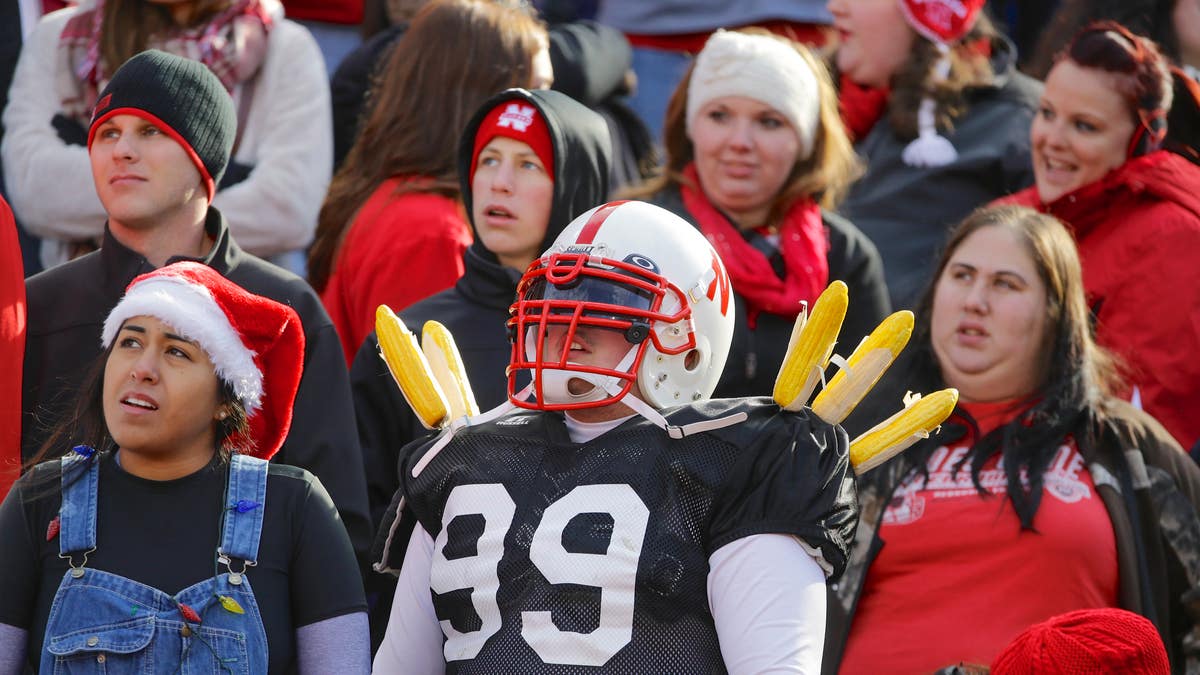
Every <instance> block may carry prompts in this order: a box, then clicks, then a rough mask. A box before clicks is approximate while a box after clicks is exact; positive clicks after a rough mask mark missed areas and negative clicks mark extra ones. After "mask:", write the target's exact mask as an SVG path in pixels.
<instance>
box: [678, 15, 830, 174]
mask: <svg viewBox="0 0 1200 675" xmlns="http://www.w3.org/2000/svg"><path fill="white" fill-rule="evenodd" d="M722 96H744V97H746V98H752V99H754V100H756V101H761V102H763V103H765V104H767V105H769V106H771V107H772V108H774V109H775V110H777V111H779V113H780V114H781V115H783V116H784V117H786V118H787V120H788V122H790V123H791V125H792V128H793V129H795V130H796V135H797V136H799V137H800V159H807V158H808V157H809V155H811V154H812V151H813V142H814V139H815V138H816V136H817V124H818V123H819V122H820V117H821V101H820V88H819V87H818V86H817V76H816V74H815V73H813V71H812V68H811V67H810V66H809V65H808V62H807V61H805V60H804V57H803V56H801V55H800V54H799V53H798V52H797V51H796V50H795V49H794V48H792V47H791V46H790V45H788V44H787V43H785V42H782V41H780V40H777V39H775V38H773V37H770V36H767V35H747V34H746V33H736V32H732V31H724V30H719V31H717V32H715V33H713V35H712V37H710V38H709V39H708V43H707V44H705V45H704V49H702V50H701V51H700V54H699V55H698V56H697V57H696V67H695V69H693V70H692V79H691V81H690V82H689V84H688V98H687V130H688V134H689V135H690V134H691V131H692V124H693V121H694V120H695V118H696V115H697V113H699V111H700V108H702V107H703V106H704V104H705V103H708V102H709V101H711V100H713V99H715V98H721V97H722Z"/></svg>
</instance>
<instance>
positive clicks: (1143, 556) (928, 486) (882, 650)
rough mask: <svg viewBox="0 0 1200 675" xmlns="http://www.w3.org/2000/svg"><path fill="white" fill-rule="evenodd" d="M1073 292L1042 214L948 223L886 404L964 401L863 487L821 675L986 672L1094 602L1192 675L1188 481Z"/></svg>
mask: <svg viewBox="0 0 1200 675" xmlns="http://www.w3.org/2000/svg"><path fill="white" fill-rule="evenodd" d="M1084 289H1085V277H1084V275H1083V272H1082V270H1081V268H1080V259H1079V254H1078V252H1077V251H1076V248H1075V242H1074V240H1073V239H1072V236H1071V233H1070V232H1069V231H1068V230H1067V228H1066V227H1065V226H1064V225H1063V224H1062V223H1061V222H1060V221H1058V220H1057V219H1056V218H1054V217H1052V216H1049V215H1046V214H1040V213H1037V212H1035V211H1033V210H1032V209H1028V208H1022V207H1015V206H1001V207H990V208H985V209H980V210H978V211H976V212H974V213H973V214H971V215H970V216H969V217H967V218H966V219H965V220H964V221H963V222H962V223H961V224H960V225H958V226H957V227H955V228H954V229H953V230H952V232H951V234H950V238H949V241H948V243H947V244H946V250H945V253H943V254H942V256H941V259H940V260H939V261H938V263H937V265H936V267H935V268H934V277H933V281H932V283H931V284H930V285H929V287H928V288H927V290H926V291H925V293H924V294H923V295H922V298H921V300H920V302H919V303H918V305H917V309H916V311H915V314H916V317H917V325H916V328H915V330H914V331H913V335H912V340H911V341H910V343H909V346H908V349H907V350H906V351H905V353H904V356H903V357H901V358H902V360H903V361H904V362H903V363H897V364H896V365H895V366H893V368H892V370H891V371H889V373H888V375H886V376H885V378H886V379H885V382H884V383H883V388H882V389H880V392H879V393H880V394H881V395H882V396H884V398H886V397H887V394H888V393H889V390H891V391H892V392H894V393H895V394H896V395H897V396H898V395H899V394H900V393H902V392H903V391H905V390H906V389H913V390H917V391H930V390H931V389H933V388H936V387H945V386H950V387H954V388H956V389H958V391H959V403H958V407H957V408H956V409H955V411H954V413H953V414H952V415H951V417H950V419H949V420H947V422H946V423H945V424H944V425H943V428H942V432H941V433H940V434H938V435H937V436H935V437H933V438H930V439H926V440H924V441H919V442H918V443H916V444H915V445H913V446H912V447H910V448H909V449H908V450H905V451H904V452H903V453H902V454H900V455H899V456H897V457H896V458H895V459H893V460H892V461H891V462H890V463H888V464H885V465H883V466H882V467H880V468H879V469H877V470H876V471H875V472H873V473H871V474H867V475H866V476H864V477H863V478H862V479H861V480H860V481H859V504H860V508H861V515H860V520H859V527H858V531H857V533H856V534H855V541H854V544H853V549H852V552H851V556H850V563H849V567H848V568H847V571H846V574H845V576H844V577H843V578H842V580H841V582H840V583H839V584H837V585H835V586H833V587H831V588H830V591H831V593H830V596H829V597H830V605H829V623H828V630H827V633H826V636H827V637H826V639H827V643H826V652H825V655H826V659H825V669H824V670H825V672H834V671H835V670H838V669H839V668H840V671H841V672H844V673H875V672H885V671H886V672H903V673H917V672H921V673H928V672H932V671H934V670H937V669H939V668H942V667H945V666H951V665H954V664H956V663H960V662H967V663H991V662H992V660H993V658H994V657H996V655H997V654H999V653H1000V651H1001V650H1002V649H1003V648H1004V646H1005V645H1007V644H1008V643H1009V642H1010V641H1012V639H1013V638H1014V637H1016V636H1017V635H1018V634H1019V633H1021V631H1023V630H1025V629H1026V628H1027V627H1028V626H1030V625H1032V624H1035V623H1038V622H1040V621H1044V620H1046V619H1048V618H1050V617H1052V616H1055V615H1058V614H1062V613H1064V612H1067V611H1071V610H1076V609H1085V608H1100V607H1120V608H1123V609H1127V610H1130V611H1133V612H1137V613H1138V614H1141V615H1143V616H1145V617H1147V618H1149V619H1150V620H1151V621H1153V623H1154V625H1155V627H1156V628H1157V629H1158V632H1159V634H1160V637H1161V638H1162V639H1163V642H1164V643H1165V644H1166V645H1167V650H1168V652H1169V653H1170V655H1171V661H1172V664H1173V665H1174V666H1175V670H1176V671H1177V672H1184V671H1185V670H1186V671H1187V672H1194V669H1195V667H1196V665H1197V664H1196V658H1197V657H1196V652H1195V649H1194V648H1191V647H1190V646H1188V645H1191V644H1194V640H1195V638H1196V632H1197V630H1198V627H1197V623H1196V616H1195V614H1194V613H1193V612H1192V611H1191V610H1190V608H1191V607H1192V606H1193V604H1194V602H1193V601H1192V600H1190V598H1191V597H1192V596H1193V595H1194V594H1195V588H1196V586H1197V583H1198V582H1200V567H1198V566H1197V560H1198V559H1200V558H1198V556H1200V540H1198V539H1197V537H1196V533H1197V531H1198V530H1200V517H1198V516H1197V506H1198V505H1200V470H1198V469H1197V467H1196V465H1195V463H1194V462H1192V460H1191V459H1189V458H1188V457H1187V455H1185V454H1184V453H1183V452H1182V451H1181V449H1180V447H1179V445H1178V444H1177V443H1176V442H1175V441H1174V440H1172V438H1171V437H1170V435H1169V434H1168V433H1167V431H1166V430H1165V429H1163V427H1162V426H1161V425H1159V424H1158V423H1156V422H1155V421H1154V420H1153V419H1152V418H1151V417H1150V416H1149V415H1146V414H1145V413H1143V412H1141V411H1139V410H1136V409H1134V408H1133V407H1132V406H1130V405H1129V404H1127V403H1125V402H1124V401H1121V400H1120V399H1118V398H1117V397H1116V396H1114V395H1113V392H1114V384H1115V382H1116V378H1115V369H1114V366H1113V360H1112V357H1111V356H1109V355H1108V353H1107V352H1106V351H1105V350H1104V349H1103V348H1102V347H1100V346H1098V345H1097V344H1096V341H1095V339H1094V338H1093V337H1092V326H1091V318H1090V316H1089V310H1088V305H1087V302H1086V300H1085V295H1084ZM893 400H894V399H893Z"/></svg>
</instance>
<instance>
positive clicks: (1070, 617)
mask: <svg viewBox="0 0 1200 675" xmlns="http://www.w3.org/2000/svg"><path fill="white" fill-rule="evenodd" d="M1170 672H1171V666H1170V665H1169V664H1168V663H1167V650H1166V649H1164V648H1163V643H1162V638H1160V637H1159V635H1158V630H1157V629H1155V628H1154V624H1152V623H1150V621H1149V620H1148V619H1146V618H1145V617H1143V616H1140V615H1138V614H1134V613H1133V612H1128V611H1125V610H1123V609H1081V610H1078V611H1074V612H1067V613H1066V614H1060V615H1058V616H1056V617H1052V618H1050V619H1047V620H1046V621H1043V622H1042V623H1039V624H1035V625H1033V626H1030V627H1029V628H1028V629H1026V630H1025V632H1024V633H1021V634H1020V635H1018V636H1017V639H1015V640H1013V641H1012V643H1011V644H1009V645H1008V646H1007V647H1005V648H1004V651H1002V652H1000V655H999V656H997V657H996V661H995V662H994V663H993V664H992V675H1027V674H1028V675H1033V674H1034V673H1037V674H1038V675H1073V674H1075V673H1080V674H1082V673H1125V674H1129V675H1137V674H1140V673H1151V674H1154V675H1158V674H1160V673H1161V674H1162V675H1167V674H1168V673H1170Z"/></svg>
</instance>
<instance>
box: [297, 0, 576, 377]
mask: <svg viewBox="0 0 1200 675" xmlns="http://www.w3.org/2000/svg"><path fill="white" fill-rule="evenodd" d="M547 49H548V42H547V38H546V31H545V29H544V28H543V27H542V26H541V25H540V24H539V23H538V22H537V21H536V20H535V19H534V17H533V16H532V15H531V14H529V13H528V12H527V11H526V10H522V9H516V8H512V7H508V6H506V5H503V4H499V3H492V2H485V1H483V0H438V1H436V2H433V3H430V4H429V5H428V6H426V7H425V8H424V9H423V10H422V11H421V12H420V13H419V14H418V15H417V16H416V18H415V19H413V22H412V26H411V27H410V28H409V29H408V32H407V33H406V34H405V36H404V39H403V40H402V41H401V42H400V43H399V44H398V45H397V46H396V48H395V49H394V50H393V52H392V54H391V56H389V60H388V62H387V65H386V67H385V69H384V71H383V73H384V75H383V78H382V79H381V80H380V81H379V82H378V83H377V85H376V86H375V89H374V91H373V93H372V96H374V97H375V99H376V100H375V101H373V103H372V105H371V113H370V116H369V117H368V118H367V120H366V123H365V125H364V126H363V130H362V133H361V134H360V135H359V137H358V140H357V141H356V142H355V144H354V147H353V148H351V150H350V154H349V155H348V156H347V157H346V161H345V163H344V164H343V165H342V168H341V169H339V170H338V172H337V175H335V176H334V179H333V183H332V185H330V188H329V195H328V196H327V197H326V199H325V204H324V206H322V207H321V217H320V222H319V224H318V226H317V238H316V241H315V242H314V243H313V247H312V250H311V251H310V254H309V281H310V282H311V283H312V285H313V287H314V288H316V289H317V291H318V292H319V293H320V294H321V299H322V301H323V302H324V303H325V308H326V309H327V310H329V314H330V316H331V317H332V318H333V323H334V325H335V326H337V329H338V334H339V335H340V336H341V339H342V346H343V347H344V348H345V351H346V360H347V361H350V360H352V359H353V358H354V352H355V351H357V350H358V346H359V345H360V344H361V343H362V341H363V338H365V337H366V336H367V334H368V333H370V332H371V329H372V328H373V326H374V321H375V318H374V317H375V308H376V307H377V306H378V305H380V304H386V305H389V306H390V307H392V309H394V310H396V311H399V310H401V309H403V308H404V307H407V306H408V305H410V304H412V303H414V302H416V301H417V300H421V299H422V298H425V297H427V296H429V295H432V294H433V293H436V292H438V291H440V290H443V289H445V288H447V287H449V286H450V285H451V284H453V283H454V281H455V280H456V279H458V277H459V276H461V275H462V254H463V251H464V250H466V248H467V246H468V245H469V244H470V243H471V229H470V227H469V226H468V225H467V223H466V217H465V214H464V213H463V211H462V205H461V199H460V196H459V182H458V172H457V169H456V163H455V149H456V148H457V147H458V137H459V134H461V133H462V130H463V129H464V128H465V127H466V124H467V119H468V118H469V117H470V115H471V114H472V113H473V112H474V111H475V109H476V108H477V107H479V105H480V104H481V103H483V101H484V100H485V99H487V98H488V97H489V96H491V95H492V94H495V93H498V92H500V91H502V90H504V89H508V88H510V87H530V88H544V87H546V86H549V84H550V82H551V80H552V79H553V75H552V73H551V71H550V66H549V62H550V56H549V52H548V51H547Z"/></svg>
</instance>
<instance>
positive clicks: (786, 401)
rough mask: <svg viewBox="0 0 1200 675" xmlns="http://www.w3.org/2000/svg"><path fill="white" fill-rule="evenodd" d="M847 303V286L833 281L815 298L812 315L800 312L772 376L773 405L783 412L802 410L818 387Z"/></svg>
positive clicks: (840, 326)
mask: <svg viewBox="0 0 1200 675" xmlns="http://www.w3.org/2000/svg"><path fill="white" fill-rule="evenodd" d="M849 301H850V300H849V297H848V296H847V291H846V284H844V283H842V282H841V281H834V282H833V283H831V284H829V287H828V288H826V289H825V291H824V292H823V293H821V297H819V298H817V302H816V303H815V304H814V305H813V309H812V314H811V315H809V316H807V317H805V315H804V312H801V313H800V315H799V316H797V317H796V324H795V326H793V328H792V337H791V339H789V340H788V351H787V355H786V356H784V357H783V365H782V366H780V367H779V374H778V375H776V376H775V391H774V398H775V402H776V403H778V404H779V405H780V406H781V407H783V408H784V409H785V410H792V411H796V410H800V409H801V408H803V407H804V405H805V404H806V403H808V397H809V396H811V395H812V393H813V390H814V389H816V388H817V383H818V382H820V381H821V374H822V373H823V372H825V366H827V365H828V364H829V357H830V356H832V355H833V346H834V345H835V344H837V335H838V331H840V330H841V329H842V321H843V320H844V319H845V318H846V306H847V304H849Z"/></svg>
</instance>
